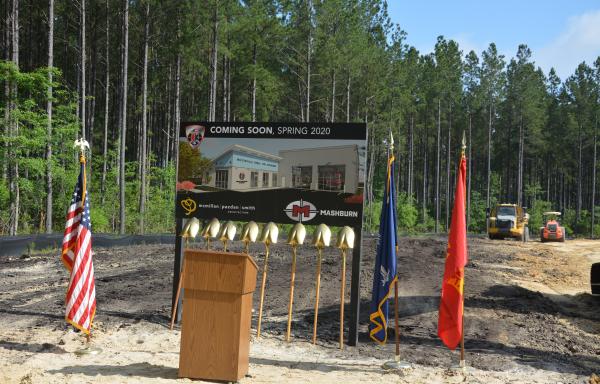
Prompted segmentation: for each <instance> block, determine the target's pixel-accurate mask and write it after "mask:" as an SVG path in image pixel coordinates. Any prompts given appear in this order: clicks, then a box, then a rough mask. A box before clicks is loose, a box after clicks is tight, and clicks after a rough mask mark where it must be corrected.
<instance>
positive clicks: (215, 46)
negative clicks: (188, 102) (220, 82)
mask: <svg viewBox="0 0 600 384" xmlns="http://www.w3.org/2000/svg"><path fill="white" fill-rule="evenodd" d="M218 6H219V1H218V0H216V1H215V7H214V11H213V27H212V56H211V59H210V101H209V121H215V118H216V110H217V109H216V108H217V106H216V104H217V61H218V58H219V53H218V52H219V35H218V34H219V18H218Z"/></svg>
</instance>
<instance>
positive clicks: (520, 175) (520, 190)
mask: <svg viewBox="0 0 600 384" xmlns="http://www.w3.org/2000/svg"><path fill="white" fill-rule="evenodd" d="M523 137H524V134H523V114H522V113H521V120H520V123H519V167H518V172H517V204H518V205H520V206H523Z"/></svg>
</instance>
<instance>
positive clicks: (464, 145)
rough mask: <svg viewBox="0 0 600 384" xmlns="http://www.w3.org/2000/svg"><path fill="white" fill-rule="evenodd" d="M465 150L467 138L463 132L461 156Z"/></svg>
mask: <svg viewBox="0 0 600 384" xmlns="http://www.w3.org/2000/svg"><path fill="white" fill-rule="evenodd" d="M466 149H467V138H466V136H465V131H463V137H462V153H463V155H464V154H465V150H466Z"/></svg>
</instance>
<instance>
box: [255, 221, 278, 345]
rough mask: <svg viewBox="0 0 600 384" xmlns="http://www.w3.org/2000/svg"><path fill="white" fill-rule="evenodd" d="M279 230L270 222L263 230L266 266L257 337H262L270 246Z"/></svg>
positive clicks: (263, 276) (261, 288) (261, 237)
mask: <svg viewBox="0 0 600 384" xmlns="http://www.w3.org/2000/svg"><path fill="white" fill-rule="evenodd" d="M277 235H279V228H277V225H275V223H273V222H268V223H267V224H266V225H265V227H264V228H263V231H262V234H261V236H260V241H261V242H263V243H265V248H266V252H265V265H264V267H263V275H262V284H261V286H260V305H259V307H258V325H257V326H256V337H260V323H261V322H262V311H263V301H264V298H265V285H266V283H267V267H268V262H269V246H270V245H271V244H275V243H277Z"/></svg>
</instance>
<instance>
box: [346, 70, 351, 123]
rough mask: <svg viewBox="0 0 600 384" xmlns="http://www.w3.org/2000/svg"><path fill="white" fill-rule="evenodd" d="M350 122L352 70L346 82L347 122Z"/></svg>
mask: <svg viewBox="0 0 600 384" xmlns="http://www.w3.org/2000/svg"><path fill="white" fill-rule="evenodd" d="M349 122H350V71H348V80H347V82H346V123H349Z"/></svg>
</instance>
